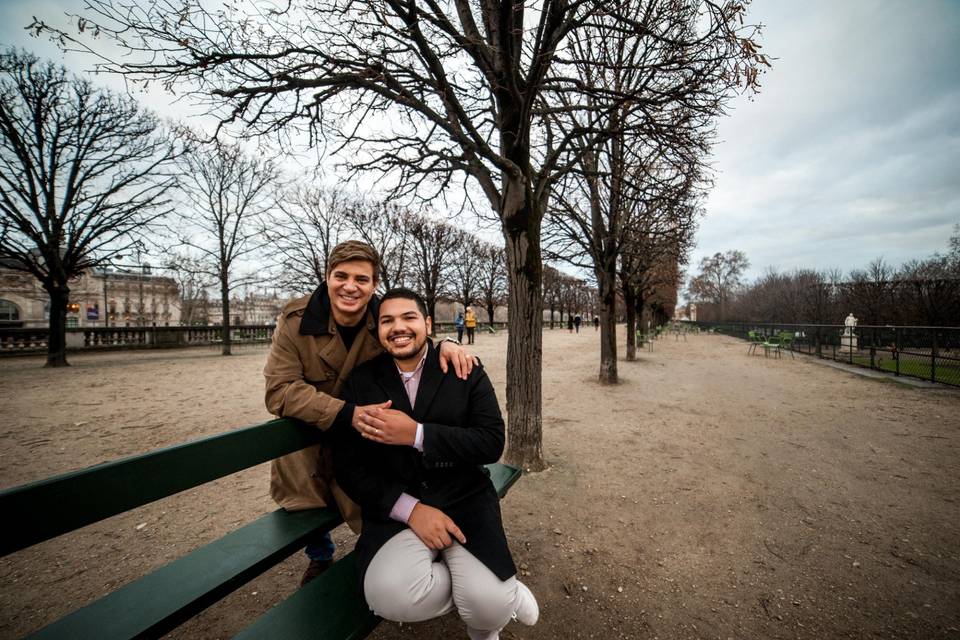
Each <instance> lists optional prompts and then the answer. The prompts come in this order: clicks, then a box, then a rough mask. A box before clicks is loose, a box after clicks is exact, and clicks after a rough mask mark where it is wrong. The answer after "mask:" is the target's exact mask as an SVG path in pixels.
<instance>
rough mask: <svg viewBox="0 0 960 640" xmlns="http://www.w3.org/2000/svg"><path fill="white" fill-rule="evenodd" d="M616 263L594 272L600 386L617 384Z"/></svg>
mask: <svg viewBox="0 0 960 640" xmlns="http://www.w3.org/2000/svg"><path fill="white" fill-rule="evenodd" d="M615 265H616V263H613V262H611V263H608V265H606V267H607V268H600V269H597V270H596V275H597V284H598V288H599V291H600V376H599V379H600V384H617V381H618V378H617V317H616V313H617V288H616V277H617V276H616V272H615V271H614V267H615Z"/></svg>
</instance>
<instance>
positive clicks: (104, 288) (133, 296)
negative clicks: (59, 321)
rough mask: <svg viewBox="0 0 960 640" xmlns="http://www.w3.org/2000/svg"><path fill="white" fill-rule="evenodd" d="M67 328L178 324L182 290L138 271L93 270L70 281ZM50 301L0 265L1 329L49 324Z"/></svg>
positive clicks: (27, 278)
mask: <svg viewBox="0 0 960 640" xmlns="http://www.w3.org/2000/svg"><path fill="white" fill-rule="evenodd" d="M69 286H70V299H69V302H68V303H67V327H150V326H157V327H165V326H177V325H179V324H180V290H179V288H178V287H177V283H176V281H175V280H174V279H173V278H168V277H165V276H156V275H153V274H152V273H151V272H150V268H149V267H148V266H146V265H144V266H143V267H142V268H141V269H139V270H137V271H111V270H106V269H93V270H90V271H86V272H84V273H83V274H82V275H81V276H80V277H78V278H75V279H73V280H71V281H70V283H69ZM49 317H50V301H49V297H48V296H47V292H46V291H44V289H43V287H42V286H41V285H40V282H39V281H38V280H37V279H36V278H34V277H33V276H32V275H30V274H28V273H24V272H22V271H14V270H12V269H6V268H2V267H0V326H6V327H24V328H41V327H46V326H48V324H49Z"/></svg>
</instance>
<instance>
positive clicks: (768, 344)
mask: <svg viewBox="0 0 960 640" xmlns="http://www.w3.org/2000/svg"><path fill="white" fill-rule="evenodd" d="M760 346H761V347H763V357H767V356H768V355H770V352H771V351H773V352H774V353H776V354H777V357H778V358H780V357H782V356H781V355H780V346H781V342H780V336H779V335H775V336H770V337H769V338H768V339H766V340H764V341H763V342H762V343H761V344H760Z"/></svg>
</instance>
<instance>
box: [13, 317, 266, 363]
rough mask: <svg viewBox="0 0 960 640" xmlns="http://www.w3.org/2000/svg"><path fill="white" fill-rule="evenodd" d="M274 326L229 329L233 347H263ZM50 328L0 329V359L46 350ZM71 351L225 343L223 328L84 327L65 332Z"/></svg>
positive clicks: (168, 347)
mask: <svg viewBox="0 0 960 640" xmlns="http://www.w3.org/2000/svg"><path fill="white" fill-rule="evenodd" d="M273 329H274V327H273V325H240V326H237V327H230V336H231V338H232V342H233V344H236V345H243V344H264V343H268V342H270V340H271V339H272V338H273ZM49 335H50V331H49V329H45V328H37V329H4V328H0V356H2V355H18V354H22V355H29V354H38V353H44V352H46V350H47V337H48V336H49ZM66 338H67V350H68V351H102V350H110V349H170V348H173V349H176V348H180V347H203V346H214V345H219V344H221V343H222V342H223V327H85V328H71V329H67V331H66Z"/></svg>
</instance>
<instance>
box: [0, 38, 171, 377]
mask: <svg viewBox="0 0 960 640" xmlns="http://www.w3.org/2000/svg"><path fill="white" fill-rule="evenodd" d="M159 131H160V126H159V123H158V121H157V119H156V118H155V117H154V116H152V115H150V114H148V113H147V112H145V111H144V110H143V109H141V108H140V107H139V106H138V105H137V104H136V102H134V101H133V100H131V99H129V98H125V97H121V96H118V95H115V94H113V93H110V92H108V91H105V90H102V89H97V88H95V87H94V86H93V85H92V84H90V83H89V82H87V81H85V80H80V79H77V78H73V77H70V76H68V75H67V72H66V70H65V69H64V68H62V67H58V66H55V65H53V64H52V63H42V62H40V60H39V59H38V58H36V57H35V56H33V55H31V54H29V53H25V52H22V51H17V50H13V49H10V50H7V51H6V52H4V53H2V54H0V261H2V262H3V264H4V266H6V267H8V268H11V269H15V270H17V271H23V272H26V273H30V274H32V275H33V276H34V277H35V278H37V280H39V281H40V284H41V285H42V286H43V289H44V290H45V291H46V292H47V295H48V296H49V298H50V335H49V339H48V343H47V363H46V366H48V367H59V366H66V365H67V364H68V363H67V357H66V333H65V328H66V317H67V303H68V302H69V298H70V281H71V280H72V279H74V278H77V277H78V276H80V274H81V273H83V272H84V271H86V270H88V269H92V268H94V267H97V266H106V265H107V264H109V262H110V261H111V260H112V259H115V258H118V257H120V256H121V255H123V254H126V253H128V252H130V251H132V250H134V249H135V248H136V247H138V246H139V240H138V239H139V238H141V237H142V236H143V234H145V233H147V232H148V231H149V230H150V229H151V228H152V227H153V226H154V225H155V223H156V222H157V221H158V220H159V219H160V218H161V217H162V216H163V215H165V214H166V213H167V212H168V211H169V209H170V207H169V204H170V201H169V199H168V197H167V192H168V190H169V189H170V188H171V187H172V186H173V184H174V182H175V179H174V177H173V176H172V175H170V174H169V173H167V166H168V165H169V163H170V161H171V160H172V159H173V158H174V157H175V155H176V150H175V147H174V145H173V144H171V143H170V142H169V140H168V139H166V138H165V137H163V136H161V135H160V134H159Z"/></svg>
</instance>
